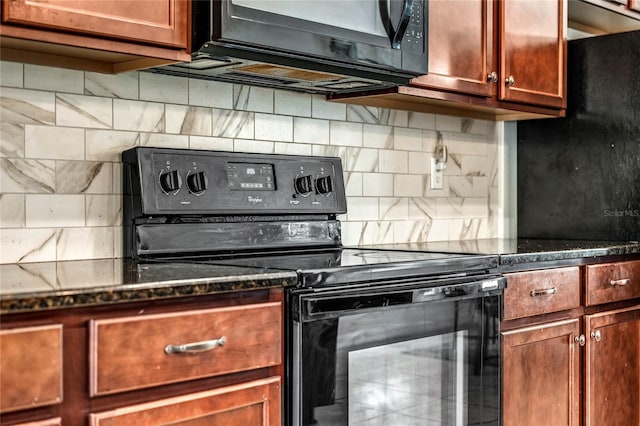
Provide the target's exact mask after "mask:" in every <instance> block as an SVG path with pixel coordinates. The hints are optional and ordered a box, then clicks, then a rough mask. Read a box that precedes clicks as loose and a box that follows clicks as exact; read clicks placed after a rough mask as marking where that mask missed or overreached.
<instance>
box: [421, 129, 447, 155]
mask: <svg viewBox="0 0 640 426" xmlns="http://www.w3.org/2000/svg"><path fill="white" fill-rule="evenodd" d="M437 142H438V132H436V131H434V130H423V131H422V151H423V152H428V153H433V152H435V151H436V144H437ZM447 148H448V147H447Z"/></svg>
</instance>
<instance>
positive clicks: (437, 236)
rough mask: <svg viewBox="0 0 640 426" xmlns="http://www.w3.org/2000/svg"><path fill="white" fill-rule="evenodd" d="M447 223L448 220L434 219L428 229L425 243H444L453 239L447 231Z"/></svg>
mask: <svg viewBox="0 0 640 426" xmlns="http://www.w3.org/2000/svg"><path fill="white" fill-rule="evenodd" d="M449 223H450V220H448V219H434V220H433V222H432V223H431V228H430V229H429V235H428V236H427V241H446V240H449V239H453V238H452V235H451V234H450V231H449V228H450V227H449Z"/></svg>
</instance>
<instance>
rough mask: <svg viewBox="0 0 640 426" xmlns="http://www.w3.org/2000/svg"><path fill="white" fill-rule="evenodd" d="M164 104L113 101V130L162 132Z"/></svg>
mask: <svg viewBox="0 0 640 426" xmlns="http://www.w3.org/2000/svg"><path fill="white" fill-rule="evenodd" d="M164 118H165V111H164V104H161V103H157V102H143V101H130V100H123V99H114V100H113V128H114V129H118V130H135V131H141V132H163V131H164V129H165V125H164Z"/></svg>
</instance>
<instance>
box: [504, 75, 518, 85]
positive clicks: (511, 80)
mask: <svg viewBox="0 0 640 426" xmlns="http://www.w3.org/2000/svg"><path fill="white" fill-rule="evenodd" d="M505 82H506V83H507V86H509V87H513V86H514V85H515V84H516V79H515V78H514V77H513V76H512V75H510V76H509V77H507V79H506V80H505Z"/></svg>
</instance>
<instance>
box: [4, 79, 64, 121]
mask: <svg viewBox="0 0 640 426" xmlns="http://www.w3.org/2000/svg"><path fill="white" fill-rule="evenodd" d="M0 101H1V102H0V123H7V124H54V122H55V121H56V96H55V93H52V92H40V91H37V90H24V89H12V88H5V87H3V88H2V90H0Z"/></svg>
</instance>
